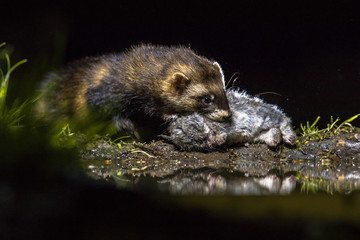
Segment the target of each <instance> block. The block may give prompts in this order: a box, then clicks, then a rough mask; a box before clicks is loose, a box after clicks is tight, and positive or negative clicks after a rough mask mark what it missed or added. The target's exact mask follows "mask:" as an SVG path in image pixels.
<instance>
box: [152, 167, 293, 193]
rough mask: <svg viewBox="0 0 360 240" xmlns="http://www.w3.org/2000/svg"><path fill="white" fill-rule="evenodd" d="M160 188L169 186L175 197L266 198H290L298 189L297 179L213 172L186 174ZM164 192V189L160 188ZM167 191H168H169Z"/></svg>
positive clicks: (271, 173)
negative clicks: (221, 196)
mask: <svg viewBox="0 0 360 240" xmlns="http://www.w3.org/2000/svg"><path fill="white" fill-rule="evenodd" d="M159 183H160V184H161V185H167V184H169V188H168V189H166V190H168V191H170V193H173V194H181V195H186V194H203V195H207V194H234V195H266V194H289V193H291V192H292V191H293V190H294V189H295V187H296V176H295V175H291V174H289V175H285V176H283V177H279V176H278V175H277V174H276V173H274V172H272V171H270V172H269V173H268V174H267V175H266V176H264V177H246V176H244V174H237V175H236V174H232V175H229V174H226V175H225V174H222V173H219V172H217V171H215V170H213V171H211V170H209V171H201V172H200V171H193V170H189V171H184V172H180V173H178V174H176V175H173V176H172V177H171V178H167V179H163V180H161V181H159ZM161 188H162V189H164V187H161ZM166 188H167V187H166Z"/></svg>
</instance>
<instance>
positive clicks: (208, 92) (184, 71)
mask: <svg viewBox="0 0 360 240" xmlns="http://www.w3.org/2000/svg"><path fill="white" fill-rule="evenodd" d="M164 87H165V91H169V92H170V93H171V95H170V97H169V98H168V101H169V104H171V105H172V106H173V107H174V108H176V110H177V111H178V113H180V114H184V113H192V112H198V113H200V114H202V115H203V116H205V117H207V118H209V119H212V120H215V121H226V120H229V118H230V117H231V115H232V113H231V110H230V108H229V103H228V100H227V97H226V94H225V83H224V75H223V72H222V69H221V67H220V65H219V64H218V63H217V62H212V61H209V60H207V59H201V61H198V62H190V63H187V64H181V65H179V66H177V68H176V69H175V71H174V73H173V74H172V75H171V77H170V78H169V79H167V80H166V81H165V84H164Z"/></svg>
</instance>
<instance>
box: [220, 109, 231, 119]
mask: <svg viewBox="0 0 360 240" xmlns="http://www.w3.org/2000/svg"><path fill="white" fill-rule="evenodd" d="M231 117H232V112H231V111H230V110H229V111H224V114H223V116H222V118H223V121H229V120H230V118H231Z"/></svg>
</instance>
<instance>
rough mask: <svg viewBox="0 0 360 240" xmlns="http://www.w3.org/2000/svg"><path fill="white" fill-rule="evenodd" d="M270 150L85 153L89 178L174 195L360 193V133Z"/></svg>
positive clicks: (125, 146) (120, 148)
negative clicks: (356, 191)
mask: <svg viewBox="0 0 360 240" xmlns="http://www.w3.org/2000/svg"><path fill="white" fill-rule="evenodd" d="M299 140H300V142H302V143H303V144H301V146H298V147H295V148H287V147H285V146H280V147H279V148H278V149H269V148H268V147H267V146H266V145H265V144H246V145H244V146H238V147H234V148H228V149H223V150H219V151H213V152H206V153H204V152H183V151H178V150H177V149H175V147H174V146H173V145H171V144H168V143H166V142H163V141H152V142H150V143H139V142H128V143H126V142H124V141H118V142H117V143H110V141H108V140H104V139H101V140H98V141H96V142H94V143H91V144H88V145H87V147H86V148H85V150H83V151H81V159H82V163H83V166H84V167H85V169H86V171H87V173H88V174H89V175H90V176H92V177H94V178H96V179H106V180H108V181H110V182H115V183H116V184H117V185H118V186H121V187H126V188H128V187H130V188H136V187H139V186H141V187H144V186H145V187H146V188H150V189H156V190H160V191H165V192H170V193H173V194H236V195H242V194H255V195H257V194H287V193H291V192H294V191H300V192H305V193H310V192H319V191H324V192H327V193H330V194H333V193H351V192H352V191H354V190H357V189H359V188H360V133H359V130H358V129H352V130H351V131H349V132H347V133H345V132H342V133H339V134H337V135H336V136H331V137H329V138H327V139H325V140H324V141H311V142H306V140H305V139H302V138H299Z"/></svg>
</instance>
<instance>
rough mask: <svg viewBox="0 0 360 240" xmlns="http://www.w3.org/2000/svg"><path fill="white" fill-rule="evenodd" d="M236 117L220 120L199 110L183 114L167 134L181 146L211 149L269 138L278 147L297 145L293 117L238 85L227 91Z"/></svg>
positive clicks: (175, 119)
mask: <svg viewBox="0 0 360 240" xmlns="http://www.w3.org/2000/svg"><path fill="white" fill-rule="evenodd" d="M226 95H227V98H228V101H229V105H230V109H231V111H232V117H231V119H230V121H228V122H216V121H213V120H211V119H208V118H204V117H203V116H201V115H200V114H198V113H193V114H189V115H186V116H179V117H176V118H174V119H173V121H172V122H171V123H170V125H169V128H168V130H169V135H166V136H164V135H162V137H163V138H165V139H166V140H168V141H170V142H172V143H173V144H174V145H176V146H177V147H178V148H179V149H181V150H186V151H192V150H197V151H211V150H216V149H219V148H222V147H225V146H232V145H237V144H242V143H246V142H265V143H266V144H267V145H268V146H269V147H276V146H278V145H279V144H280V143H281V142H282V141H283V142H284V143H285V144H288V145H294V144H295V142H296V134H295V132H294V131H293V129H292V126H291V120H290V118H288V117H287V116H286V115H285V114H284V113H283V112H282V111H281V110H280V109H279V108H278V107H277V106H276V105H272V104H268V103H265V102H264V101H263V100H261V99H260V98H257V97H252V96H250V95H248V94H247V93H245V92H239V91H237V90H234V89H230V90H227V92H226Z"/></svg>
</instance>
